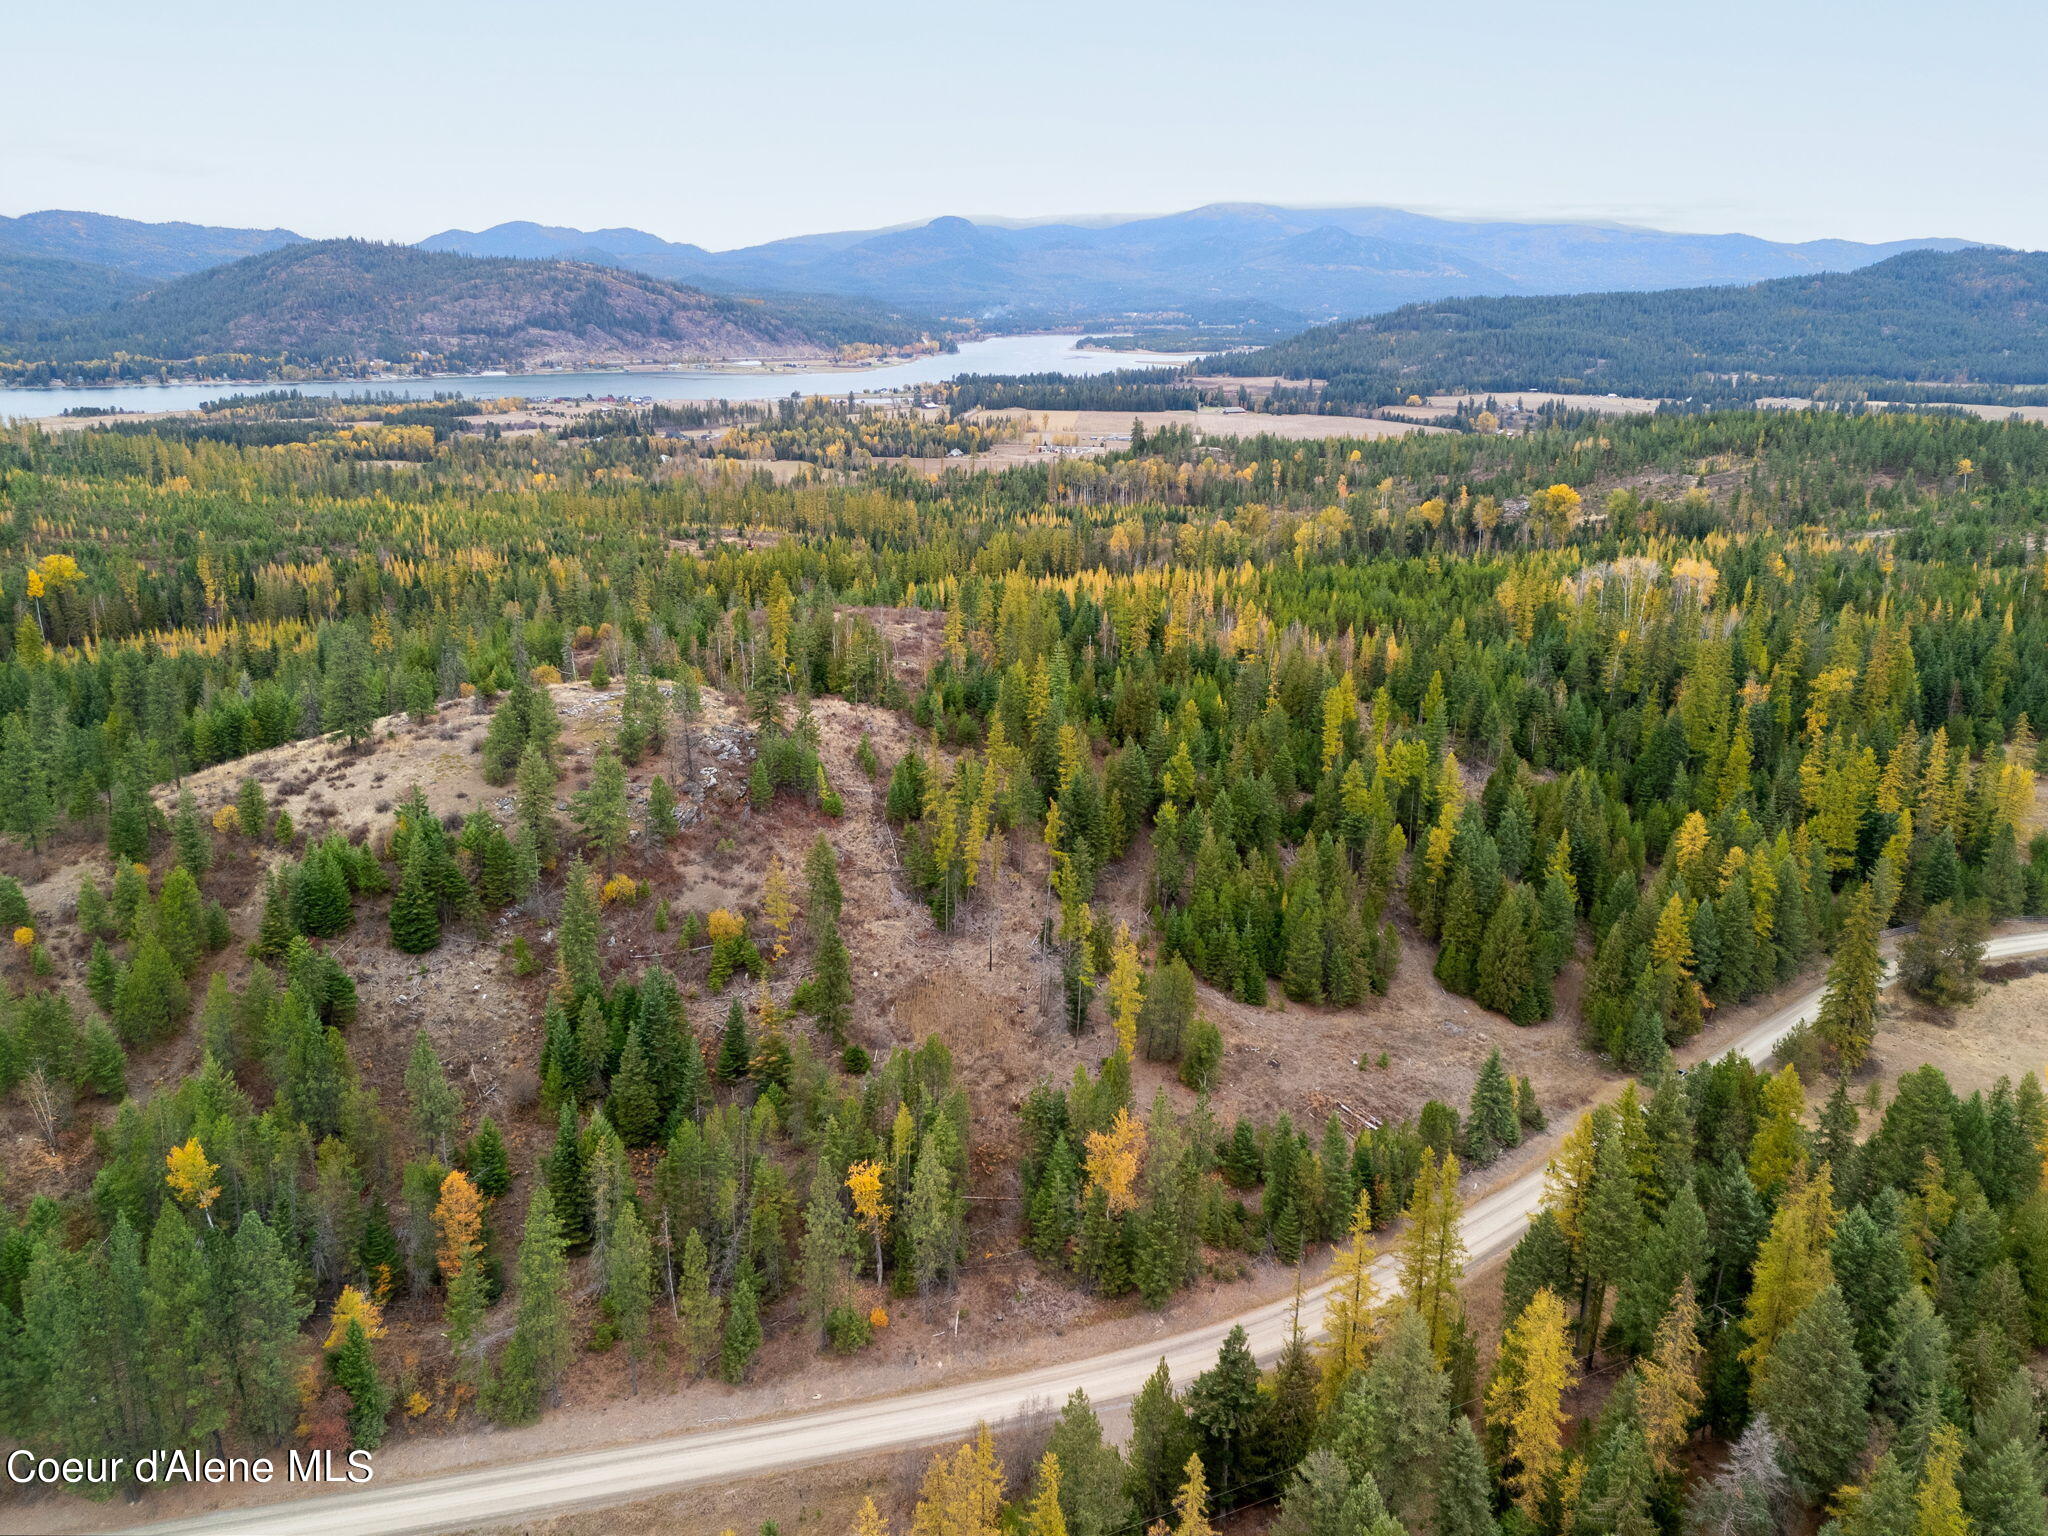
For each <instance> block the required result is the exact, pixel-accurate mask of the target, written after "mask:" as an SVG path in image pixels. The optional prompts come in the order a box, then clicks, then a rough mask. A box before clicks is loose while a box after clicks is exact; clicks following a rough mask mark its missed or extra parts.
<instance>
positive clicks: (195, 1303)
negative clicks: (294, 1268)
mask: <svg viewBox="0 0 2048 1536" xmlns="http://www.w3.org/2000/svg"><path fill="white" fill-rule="evenodd" d="M211 1289H212V1276H211V1274H210V1273H209V1272H208V1268H207V1264H206V1261H205V1257H204V1255H203V1254H202V1253H201V1251H200V1247H199V1243H198V1240H197V1239H196V1238H195V1237H194V1235H193V1233H192V1229H191V1228H190V1227H188V1226H186V1224H185V1219H184V1217H182V1216H181V1215H179V1214H178V1211H177V1209H176V1207H175V1206H173V1205H171V1204H169V1203H168V1202H166V1203H165V1204H163V1205H162V1206H160V1207H159V1209H158V1214H157V1219H156V1226H155V1228H154V1229H153V1230H152V1231H151V1233H150V1237H149V1274H148V1280H147V1284H146V1290H145V1310H146V1314H147V1318H148V1330H149V1334H148V1336H149V1357H148V1362H147V1377H148V1382H149V1392H150V1400H151V1403H152V1405H153V1406H154V1408H155V1411H156V1412H157V1413H158V1414H159V1415H160V1416H161V1419H162V1422H164V1423H165V1424H167V1425H175V1426H177V1427H178V1430H179V1432H181V1433H183V1434H186V1435H190V1436H192V1437H193V1438H194V1439H205V1438H206V1437H208V1436H210V1435H216V1434H219V1433H220V1432H221V1431H222V1430H224V1429H225V1428H226V1427H227V1422H228V1382H227V1360H226V1358H225V1356H224V1354H223V1352H222V1341H221V1337H220V1334H219V1332H218V1330H216V1329H215V1328H214V1327H213V1325H212V1322H211V1317H212V1309H211V1307H210V1306H209V1305H208V1299H209V1295H210V1292H211Z"/></svg>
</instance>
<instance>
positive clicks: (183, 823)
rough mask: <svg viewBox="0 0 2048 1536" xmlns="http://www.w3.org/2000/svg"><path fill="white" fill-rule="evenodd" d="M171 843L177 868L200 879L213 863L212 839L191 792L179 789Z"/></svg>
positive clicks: (172, 824) (172, 823)
mask: <svg viewBox="0 0 2048 1536" xmlns="http://www.w3.org/2000/svg"><path fill="white" fill-rule="evenodd" d="M171 846H172V847H173V848H175V849H176V850H177V853H178V867H179V868H180V869H182V870H184V871H185V873H186V874H188V875H190V876H192V878H193V879H195V880H196V879H198V878H199V877H200V876H201V875H203V874H205V873H206V871H207V870H208V869H209V868H211V867H212V865H213V839H212V838H210V837H209V836H207V832H206V824H205V823H204V822H202V821H201V820H200V819H199V804H198V802H197V801H195V800H194V799H193V798H192V791H191V790H189V789H181V790H179V791H178V810H177V814H176V815H174V816H173V817H172V818H171Z"/></svg>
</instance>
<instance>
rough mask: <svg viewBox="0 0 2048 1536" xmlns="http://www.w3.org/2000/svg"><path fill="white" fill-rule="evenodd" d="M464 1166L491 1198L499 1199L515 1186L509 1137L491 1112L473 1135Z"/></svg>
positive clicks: (479, 1187) (480, 1188) (477, 1185)
mask: <svg viewBox="0 0 2048 1536" xmlns="http://www.w3.org/2000/svg"><path fill="white" fill-rule="evenodd" d="M463 1166H464V1167H465V1168H466V1169H467V1170H468V1172H469V1176H470V1179H471V1180H472V1181H473V1182H474V1183H475V1184H476V1187H477V1189H478V1190H479V1191H480V1192H481V1193H482V1194H483V1195H484V1196H486V1197H487V1198H489V1199H492V1200H496V1199H498V1198H500V1197H501V1196H502V1195H504V1194H505V1192H506V1191H507V1190H509V1189H511V1187H512V1160H511V1158H510V1157H509V1156H508V1155H507V1153H506V1151H505V1138H504V1136H503V1135H502V1134H501V1133H500V1132H499V1130H498V1122H497V1121H495V1120H493V1119H492V1118H491V1117H490V1116H489V1115H485V1116H484V1118H483V1120H482V1122H481V1123H480V1124H479V1125H478V1126H477V1128H476V1134H475V1135H474V1136H472V1137H470V1139H469V1147H468V1154H467V1156H466V1157H465V1158H464V1159H463Z"/></svg>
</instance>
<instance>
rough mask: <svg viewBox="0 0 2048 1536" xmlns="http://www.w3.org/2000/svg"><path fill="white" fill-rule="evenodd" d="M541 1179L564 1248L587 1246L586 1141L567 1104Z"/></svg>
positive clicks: (549, 1210)
mask: <svg viewBox="0 0 2048 1536" xmlns="http://www.w3.org/2000/svg"><path fill="white" fill-rule="evenodd" d="M542 1176H543V1179H544V1181H545V1183H546V1185H547V1190H548V1194H549V1196H550V1199H549V1203H548V1219H549V1220H550V1221H552V1222H553V1223H554V1224H555V1230H556V1232H557V1234H558V1235H559V1237H560V1239H561V1242H562V1244H563V1246H564V1247H565V1248H566V1249H568V1250H569V1251H570V1252H577V1251H580V1250H581V1249H583V1248H585V1247H588V1246H589V1243H590V1238H591V1228H590V1179H589V1175H588V1173H587V1172H586V1171H585V1168H584V1162H583V1138H582V1136H581V1135H579V1134H578V1132H577V1129H576V1110H575V1108H574V1106H573V1105H569V1104H564V1105H563V1106H562V1111H561V1115H560V1117H559V1119H558V1122H557V1125H556V1128H555V1145H554V1150H553V1151H551V1152H549V1153H548V1157H547V1161H546V1162H545V1163H544V1164H543V1165H542Z"/></svg>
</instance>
